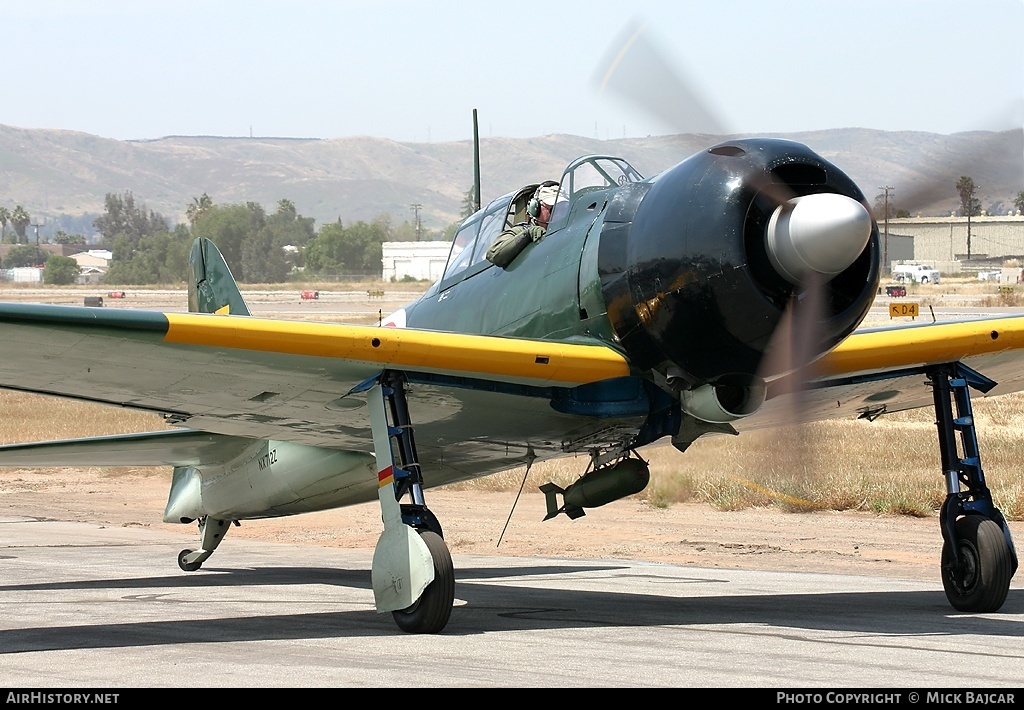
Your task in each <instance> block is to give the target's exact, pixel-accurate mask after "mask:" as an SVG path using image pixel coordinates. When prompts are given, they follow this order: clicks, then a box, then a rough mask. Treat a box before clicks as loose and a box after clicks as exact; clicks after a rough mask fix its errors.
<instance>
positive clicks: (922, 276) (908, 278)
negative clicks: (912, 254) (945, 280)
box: [892, 264, 939, 284]
mask: <svg viewBox="0 0 1024 710" xmlns="http://www.w3.org/2000/svg"><path fill="white" fill-rule="evenodd" d="M892 277H893V279H895V280H896V281H898V282H899V283H907V282H910V283H918V284H937V283H938V282H939V272H938V270H937V269H933V268H932V267H930V266H925V265H924V264H900V265H899V266H894V267H892Z"/></svg>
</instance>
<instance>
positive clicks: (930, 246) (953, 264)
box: [878, 213, 1024, 274]
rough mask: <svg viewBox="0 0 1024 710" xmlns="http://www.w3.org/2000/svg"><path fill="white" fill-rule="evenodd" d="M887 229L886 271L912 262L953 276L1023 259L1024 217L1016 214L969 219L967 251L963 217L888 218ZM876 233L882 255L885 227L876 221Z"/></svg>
mask: <svg viewBox="0 0 1024 710" xmlns="http://www.w3.org/2000/svg"><path fill="white" fill-rule="evenodd" d="M887 229H888V243H889V249H888V255H887V257H888V258H887V259H886V261H888V263H889V266H890V269H891V267H892V264H893V263H894V262H900V263H905V262H909V261H913V262H917V263H923V264H928V265H930V266H934V267H935V268H937V269H938V270H939V271H941V272H942V273H945V274H955V273H960V272H964V271H986V270H990V269H993V268H996V269H998V268H999V267H1000V266H1002V263H1003V262H1004V261H1008V260H1011V259H1018V260H1020V259H1022V258H1024V216H1022V215H1021V214H1019V213H1014V214H1010V215H999V216H996V215H985V214H982V215H979V216H977V217H971V225H970V230H971V238H970V249H969V250H968V245H967V218H966V217H956V216H949V217H908V218H901V219H890V220H889V223H888V227H887ZM878 231H879V233H880V234H881V235H882V242H883V253H884V252H885V241H886V239H885V231H886V225H885V224H884V223H881V222H880V223H879V225H878ZM908 240H909V241H908ZM908 245H909V246H910V251H911V253H910V254H907V253H906V252H907V246H908ZM968 251H970V259H968Z"/></svg>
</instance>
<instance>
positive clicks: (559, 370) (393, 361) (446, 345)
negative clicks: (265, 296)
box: [164, 313, 629, 386]
mask: <svg viewBox="0 0 1024 710" xmlns="http://www.w3.org/2000/svg"><path fill="white" fill-rule="evenodd" d="M164 315H165V316H166V318H167V321H168V328H167V333H166V335H165V336H164V341H165V342H168V343H178V344H183V345H199V346H206V347H222V348H238V349H242V350H255V351H260V352H267V353H281V354H290V355H307V356H314V357H330V358H342V359H346V360H354V361H359V362H367V363H375V364H378V365H381V366H383V367H394V368H402V369H409V370H429V371H432V372H440V373H446V374H461V375H467V376H478V377H483V378H484V379H488V378H491V379H493V378H501V379H503V380H517V381H522V382H530V383H542V382H543V383H550V384H558V385H568V386H573V385H580V384H586V383H588V382H597V381H600V380H606V379H611V378H614V377H624V376H626V375H629V363H628V362H627V361H626V359H625V357H623V356H622V355H621V354H620V353H618V352H616V351H615V350H612V349H611V348H609V347H604V346H601V345H582V344H574V343H564V342H561V343H560V342H549V341H540V340H524V339H517V338H503V337H495V336H486V335H462V334H457V333H441V332H432V331H422V330H409V329H401V328H379V327H375V326H358V325H337V324H323V323H303V322H295V321H276V320H269V319H263V318H248V317H246V318H242V317H238V318H224V317H219V316H211V315H207V314H196V313H166V314H164Z"/></svg>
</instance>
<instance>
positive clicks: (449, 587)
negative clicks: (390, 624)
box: [391, 530, 455, 634]
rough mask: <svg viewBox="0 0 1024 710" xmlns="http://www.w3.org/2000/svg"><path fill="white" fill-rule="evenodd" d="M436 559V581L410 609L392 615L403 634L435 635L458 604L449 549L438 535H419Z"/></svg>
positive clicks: (424, 532)
mask: <svg viewBox="0 0 1024 710" xmlns="http://www.w3.org/2000/svg"><path fill="white" fill-rule="evenodd" d="M420 537H421V538H423V542H425V543H426V545H427V549H428V550H430V556H431V557H432V558H433V560H434V581H433V582H431V583H430V585H429V586H428V587H427V588H426V590H424V592H423V594H422V596H420V598H419V599H418V600H417V601H416V603H415V604H413V605H412V606H411V607H409V608H408V609H402V610H401V611H393V612H391V614H392V616H394V617H395V623H396V624H398V628H400V629H401V630H402V631H407V632H409V633H411V634H436V633H437V632H439V631H440V630H441V629H443V628H444V627H445V625H446V624H447V623H448V618H449V617H450V616H451V614H452V605H453V604H454V603H455V567H454V565H453V564H452V556H451V554H450V553H449V552H448V546H447V545H445V544H444V540H442V539H441V536H440V535H438V534H437V533H434V532H430V531H429V530H428V531H422V532H420Z"/></svg>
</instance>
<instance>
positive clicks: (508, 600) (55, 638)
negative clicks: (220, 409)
mask: <svg viewBox="0 0 1024 710" xmlns="http://www.w3.org/2000/svg"><path fill="white" fill-rule="evenodd" d="M626 569H627V568H626V567H624V566H620V565H578V566H577V565H566V566H559V565H544V566H535V567H528V566H525V567H511V568H504V567H503V568H482V567H480V568H472V567H471V568H469V569H463V570H460V571H459V572H458V578H459V584H458V587H457V591H456V597H457V599H458V600H461V602H457V605H456V607H455V609H454V610H453V612H452V618H451V621H450V623H449V625H448V627H447V628H446V629H445V631H444V633H443V634H442V635H441V636H442V637H444V636H448V637H452V636H463V635H474V634H480V633H485V632H495V631H514V630H542V631H543V630H559V629H573V628H581V627H586V628H594V627H602V626H605V627H645V626H655V625H657V626H689V625H702V626H703V625H713V626H723V627H724V626H726V625H734V624H756V625H758V626H760V627H764V626H771V627H777V628H779V629H786V630H789V631H792V630H805V631H815V630H820V631H840V632H846V633H867V634H884V635H886V636H904V635H905V636H908V637H919V636H923V635H929V634H941V635H944V636H950V635H953V636H955V635H958V634H972V635H990V636H1007V637H1022V636H1024V624H1022V623H1021V622H1020V621H1019V620H1018V619H1017V618H1016V617H1010V616H1007V617H1005V618H1002V617H1001V616H1000V614H995V615H987V616H984V617H982V616H972V615H959V614H956V613H952V612H950V611H949V606H948V602H947V600H946V598H945V595H944V594H943V593H942V592H941V591H891V592H876V591H872V592H845V593H834V592H826V591H823V592H822V593H820V594H770V593H769V594H744V595H712V596H708V595H699V596H685V595H686V593H687V591H686V590H687V589H688V588H689V587H690V583H700V584H705V585H706V584H708V583H709V580H708V579H707V578H704V577H701V578H696V577H695V578H693V579H689V578H687V577H685V576H684V577H681V578H680V577H667V576H666V577H664V580H665V589H666V593H665V594H637V593H633V592H630V591H629V582H630V579H631V577H630V576H629V575H627V574H626V573H625V572H624V570H626ZM593 572H605V573H608V574H609V575H610V576H621V579H619V580H617V581H612V582H609V584H617V585H619V587H620V588H621V589H622V591H616V592H607V591H593V590H581V589H578V588H577V589H544V588H536V587H531V586H526V585H525V584H523V585H519V584H512V583H510V582H509V581H508V578H511V577H521V578H535V579H538V580H539V579H542V578H551V577H553V576H558V575H569V574H578V573H593ZM655 574H656V573H655ZM724 576H725V575H723V577H724ZM645 577H647V578H649V575H645ZM502 579H505V581H501V580H502ZM590 579H591V580H592V578H590ZM633 579H634V581H636V578H635V576H634V577H633ZM471 580H478V581H476V582H474V581H471ZM483 580H494V581H495V582H499V583H496V584H488V583H485V582H484V581H483ZM719 581H720V582H721V583H722V584H723V585H726V584H728V580H726V579H724V578H723V579H722V580H717V579H712V580H710V582H711V583H717V582H719ZM314 584H315V585H340V586H344V587H349V588H353V589H360V590H368V589H369V586H370V585H369V573H368V571H367V570H339V569H330V568H308V567H303V568H293V567H269V568H262V569H237V570H227V569H211V570H204V571H203V572H202V573H197V574H191V575H181V576H178V575H175V576H160V577H144V578H129V579H107V580H81V581H65V582H48V583H39V584H12V585H2V586H0V594H10V593H14V592H26V591H30V592H38V593H42V594H45V593H46V592H47V591H52V592H57V591H66V590H108V591H111V592H114V591H116V590H125V592H128V593H126V594H124V595H118V596H116V597H115V598H113V599H111V603H118V602H121V601H128V602H138V603H147V602H149V601H152V602H153V603H162V604H167V603H171V604H175V603H182V604H189V605H190V606H191V605H193V604H195V603H197V602H202V603H207V604H210V605H211V606H213V608H216V606H217V605H218V604H220V603H222V602H218V601H216V600H211V599H210V598H209V597H208V595H205V594H204V595H202V596H201V598H200V599H198V600H196V599H190V598H188V592H189V591H190V590H196V589H204V588H210V587H225V586H228V587H243V586H244V587H253V588H254V596H256V597H258V596H259V591H258V589H259V588H260V587H277V586H283V585H314ZM139 590H152V593H151V594H138V593H137V592H138V591H139ZM89 603H90V604H93V603H95V602H94V601H90V602H89ZM253 603H254V604H259V605H260V606H273V603H267V602H264V601H259V600H258V599H255V600H254V601H253ZM302 603H304V604H305V603H308V604H311V605H315V604H318V603H321V604H323V605H324V606H333V607H339V606H341V607H349V606H352V605H353V603H357V602H353V601H352V600H350V599H349V600H345V599H333V598H321V599H318V597H317V596H316V595H315V594H314V595H311V596H310V597H309V598H308V599H303V601H302ZM193 609H194V607H193ZM1022 610H1024V590H1019V589H1011V590H1010V593H1009V596H1008V598H1007V601H1006V604H1005V605H1004V607H1003V612H1008V613H1009V614H1019V613H1021V611H1022ZM84 616H85V612H84V611H83V617H84ZM744 633H750V632H749V631H746V632H744ZM766 633H768V634H771V633H772V632H771V631H768V632H766ZM396 634H398V635H402V634H401V633H400V632H397V631H396V630H395V629H394V626H393V624H392V621H391V616H390V614H377V613H376V612H375V611H374V609H373V605H372V601H370V600H368V601H367V602H366V604H365V608H360V609H347V610H343V611H315V612H308V613H305V612H303V613H288V614H266V615H264V614H260V615H255V616H237V617H224V616H221V617H217V618H195V616H194V615H193V616H192V618H188V619H172V620H163V621H139V622H133V621H126V622H119V623H98V624H82V625H74V626H70V625H61V626H46V627H35V628H19V629H8V630H2V631H0V655H2V654H9V653H25V652H31V651H52V650H66V649H82V648H119V647H126V648H127V647H137V646H159V645H174V644H183V643H189V644H192V643H197V642H214V643H223V642H230V641H273V640H290V639H316V638H344V637H357V636H381V635H384V636H393V635H396Z"/></svg>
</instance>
